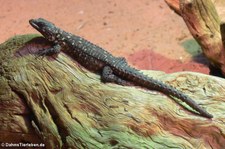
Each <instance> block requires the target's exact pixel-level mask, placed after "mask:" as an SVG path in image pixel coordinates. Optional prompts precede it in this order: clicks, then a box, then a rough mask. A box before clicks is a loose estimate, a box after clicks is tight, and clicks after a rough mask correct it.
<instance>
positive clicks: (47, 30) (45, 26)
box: [29, 18, 58, 41]
mask: <svg viewBox="0 0 225 149" xmlns="http://www.w3.org/2000/svg"><path fill="white" fill-rule="evenodd" d="M29 23H30V25H31V26H32V27H34V28H35V29H36V30H38V31H39V32H40V33H41V34H42V35H43V36H44V37H45V38H46V39H48V40H49V41H54V40H55V39H56V34H57V32H58V28H57V27H56V26H55V25H54V24H53V23H51V22H49V21H47V20H45V19H42V18H39V19H31V20H29Z"/></svg>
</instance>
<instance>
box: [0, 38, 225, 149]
mask: <svg viewBox="0 0 225 149" xmlns="http://www.w3.org/2000/svg"><path fill="white" fill-rule="evenodd" d="M48 46H49V44H48V43H46V42H45V40H44V39H43V38H41V37H36V36H34V35H24V36H16V37H14V38H12V39H10V40H9V41H7V42H5V43H3V44H1V45H0V74H1V76H0V84H1V86H0V109H1V110H0V113H1V114H0V132H1V135H0V142H2V143H5V144H3V145H6V143H19V142H30V143H43V144H45V147H46V148H76V149H82V148H96V149H97V148H104V149H105V148H106V149H107V148H138V149H139V148H190V149H191V148H193V149H195V148H212V147H213V148H218V149H219V148H221V149H222V148H225V144H224V142H225V125H224V123H225V117H224V115H225V113H224V107H225V99H224V97H225V85H224V84H225V81H224V80H223V79H219V78H216V77H210V76H207V75H203V74H197V73H188V72H182V73H176V74H171V75H167V74H164V73H161V72H154V71H147V72H145V73H146V74H149V76H152V77H154V78H156V79H160V80H162V81H164V82H166V83H169V84H171V85H173V86H174V87H176V88H177V89H179V90H182V91H183V92H184V93H185V94H188V95H189V96H191V97H192V98H193V99H195V100H196V102H197V103H199V104H201V106H202V107H204V108H205V109H206V110H207V111H208V112H210V113H212V114H213V115H214V118H213V119H211V120H210V119H206V118H203V117H200V116H198V115H195V114H194V113H192V112H190V110H191V109H190V108H188V107H187V106H186V105H184V104H183V103H182V102H180V101H179V100H177V99H172V98H170V97H167V96H165V95H163V94H161V93H159V92H156V91H150V90H146V89H142V88H138V87H132V86H120V85H117V84H113V83H107V84H104V83H102V82H101V81H100V76H99V75H97V74H94V73H91V72H89V71H88V70H86V69H84V68H83V67H81V66H79V64H77V63H76V62H75V61H74V60H72V59H71V58H69V57H68V56H67V55H65V54H63V53H60V54H59V55H58V56H56V57H55V58H52V57H44V58H35V55H34V53H35V52H36V51H37V50H41V49H43V48H44V47H48ZM180 104H181V105H182V104H183V105H184V107H186V108H183V107H182V106H181V105H180ZM187 108H188V109H189V110H187Z"/></svg>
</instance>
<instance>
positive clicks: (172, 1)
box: [165, 0, 181, 15]
mask: <svg viewBox="0 0 225 149" xmlns="http://www.w3.org/2000/svg"><path fill="white" fill-rule="evenodd" d="M165 2H166V3H167V5H168V6H169V7H170V8H171V9H172V10H174V11H175V12H176V13H177V14H178V15H181V12H180V3H179V0H165Z"/></svg>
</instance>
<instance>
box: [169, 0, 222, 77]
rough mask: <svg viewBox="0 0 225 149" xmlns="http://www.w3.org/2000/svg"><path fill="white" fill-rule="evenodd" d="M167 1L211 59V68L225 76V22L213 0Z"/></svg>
mask: <svg viewBox="0 0 225 149" xmlns="http://www.w3.org/2000/svg"><path fill="white" fill-rule="evenodd" d="M165 1H166V2H167V4H168V5H169V6H170V8H172V9H173V10H175V11H176V12H177V13H178V14H179V15H180V16H182V18H183V19H184V21H185V23H186V25H187V27H188V29H189V31H190V33H191V34H192V36H193V37H194V38H195V39H196V41H197V42H198V43H199V44H200V46H201V48H202V51H203V54H204V55H205V56H206V58H207V59H208V60H209V61H210V68H212V69H211V70H212V71H213V70H217V71H220V72H221V73H222V75H223V76H224V77H225V52H224V47H225V24H224V23H223V22H221V20H220V17H219V15H218V13H217V10H216V8H215V6H214V3H213V2H212V0H165ZM178 6H179V7H178ZM212 73H213V72H212Z"/></svg>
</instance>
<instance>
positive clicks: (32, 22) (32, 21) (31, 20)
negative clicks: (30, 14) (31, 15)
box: [29, 19, 40, 31]
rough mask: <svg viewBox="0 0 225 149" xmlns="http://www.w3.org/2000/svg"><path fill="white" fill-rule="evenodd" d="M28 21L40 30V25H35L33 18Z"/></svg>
mask: <svg viewBox="0 0 225 149" xmlns="http://www.w3.org/2000/svg"><path fill="white" fill-rule="evenodd" d="M29 23H30V25H31V26H32V27H34V28H35V29H36V30H38V31H40V27H39V26H38V25H37V23H36V21H35V20H34V19H30V20H29Z"/></svg>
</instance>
